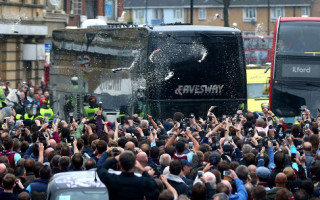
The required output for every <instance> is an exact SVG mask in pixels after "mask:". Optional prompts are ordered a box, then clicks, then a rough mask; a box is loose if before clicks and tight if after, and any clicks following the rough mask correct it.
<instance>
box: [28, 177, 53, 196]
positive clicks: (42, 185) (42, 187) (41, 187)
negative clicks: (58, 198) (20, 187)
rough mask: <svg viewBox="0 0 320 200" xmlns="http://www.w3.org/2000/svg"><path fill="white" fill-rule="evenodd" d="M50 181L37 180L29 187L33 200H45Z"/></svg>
mask: <svg viewBox="0 0 320 200" xmlns="http://www.w3.org/2000/svg"><path fill="white" fill-rule="evenodd" d="M48 183H49V179H37V180H35V181H34V182H33V183H31V184H30V185H29V186H28V187H27V189H26V190H27V191H28V192H29V194H31V195H30V196H31V199H32V200H37V199H43V198H44V197H46V196H47V186H48Z"/></svg>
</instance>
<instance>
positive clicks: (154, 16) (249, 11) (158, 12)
mask: <svg viewBox="0 0 320 200" xmlns="http://www.w3.org/2000/svg"><path fill="white" fill-rule="evenodd" d="M124 10H125V11H126V12H127V13H129V14H128V15H126V18H125V20H126V21H130V20H133V22H134V23H136V24H146V22H147V24H148V25H158V24H157V23H154V22H159V21H160V22H162V23H174V22H182V23H190V1H185V0H174V1H173V0H162V1H157V0H148V1H145V0H127V1H125V2H124ZM268 11H269V12H268ZM268 13H269V15H268ZM177 16H179V17H177ZM216 16H219V17H218V18H217V17H216ZM268 16H269V18H268ZM280 16H283V17H300V16H320V0H281V1H279V0H269V6H268V0H245V1H238V0H233V1H231V5H230V7H229V25H230V26H236V27H237V28H239V29H240V30H241V31H242V32H243V33H244V34H245V35H254V34H256V33H257V32H260V33H259V34H264V35H266V34H268V30H269V34H272V33H273V29H274V22H275V20H276V19H277V18H278V17H280ZM223 20H224V18H223V5H221V4H218V3H217V2H216V1H214V0H211V1H206V0H198V1H196V0H195V1H194V9H193V24H194V25H214V26H223V25H224V21H223Z"/></svg>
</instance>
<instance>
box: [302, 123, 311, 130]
mask: <svg viewBox="0 0 320 200" xmlns="http://www.w3.org/2000/svg"><path fill="white" fill-rule="evenodd" d="M308 129H310V125H309V124H308V123H307V124H306V125H304V127H303V131H306V130H308Z"/></svg>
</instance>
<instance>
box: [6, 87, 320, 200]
mask: <svg viewBox="0 0 320 200" xmlns="http://www.w3.org/2000/svg"><path fill="white" fill-rule="evenodd" d="M30 88H32V89H33V91H31V92H30ZM35 88H36V89H35ZM18 91H19V92H20V94H21V95H20V96H22V97H23V100H22V99H20V101H19V102H20V103H19V105H5V104H4V105H3V106H2V108H1V114H0V121H1V128H0V136H1V138H0V146H1V147H0V183H1V187H0V200H2V199H6V200H11V199H23V200H27V199H32V200H38V199H46V195H47V186H48V183H49V181H50V178H51V177H52V176H53V175H55V174H58V173H62V172H69V171H83V170H92V169H95V168H96V170H97V174H98V176H99V178H100V180H101V181H102V182H103V183H104V184H105V185H106V187H107V188H108V191H109V198H110V199H111V200H113V199H116V200H122V199H135V200H139V199H141V200H142V199H159V200H169V199H170V200H171V199H172V200H173V199H192V200H227V199H232V200H246V199H252V200H288V199H295V200H302V199H303V200H307V199H312V200H316V199H319V197H320V192H319V189H320V152H319V143H320V142H319V128H318V127H320V117H313V116H311V114H310V112H309V110H308V109H307V108H304V112H303V114H302V119H301V121H300V123H297V124H287V123H285V121H284V120H283V118H280V119H278V118H277V117H276V116H275V115H274V114H273V113H272V111H270V110H269V109H268V106H267V105H266V106H264V107H263V110H262V112H251V111H242V110H237V111H235V113H234V114H232V115H226V116H225V115H223V116H216V115H215V109H214V108H215V107H214V106H211V107H210V108H209V110H208V113H207V115H206V116H203V117H202V118H201V117H199V116H194V114H188V115H186V116H185V115H184V114H183V113H180V112H176V113H174V115H173V116H172V118H168V119H161V120H160V119H159V120H158V119H157V120H156V119H154V118H153V117H152V116H150V115H147V116H146V117H145V118H141V117H139V116H138V115H137V114H134V115H132V116H130V115H122V116H121V117H119V118H117V120H115V121H108V120H107V119H105V117H103V116H102V114H103V108H101V107H98V106H97V107H95V109H94V111H93V112H94V115H90V116H91V117H90V118H88V117H84V118H83V119H81V120H79V121H76V120H73V121H69V120H61V119H59V118H57V117H55V116H54V114H53V115H49V114H48V112H42V113H41V112H37V115H32V113H31V111H30V107H31V108H32V107H34V106H36V107H37V110H38V111H39V109H41V108H42V107H43V109H50V101H49V96H50V93H49V91H48V90H46V89H45V88H41V87H36V86H31V85H28V84H22V85H21V87H20V88H18ZM22 93H24V94H22ZM3 94H4V95H5V96H6V95H8V94H6V93H3ZM0 96H1V94H0ZM40 99H42V100H43V99H44V100H45V101H40ZM91 100H92V103H96V99H95V98H92V99H91ZM30 105H31V106H30ZM43 105H44V106H43ZM23 109H24V113H23V112H22V110H23ZM31 110H32V109H31ZM91 111H92V110H91ZM91 111H90V112H91ZM43 113H45V114H43ZM19 114H20V116H19ZM29 114H31V116H32V117H30V115H29ZM110 169H113V170H116V171H121V173H120V175H119V174H117V173H112V172H111V171H110Z"/></svg>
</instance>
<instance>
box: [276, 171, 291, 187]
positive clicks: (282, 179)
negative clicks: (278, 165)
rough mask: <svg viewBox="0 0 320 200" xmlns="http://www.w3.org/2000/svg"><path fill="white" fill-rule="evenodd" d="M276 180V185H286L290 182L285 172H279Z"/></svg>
mask: <svg viewBox="0 0 320 200" xmlns="http://www.w3.org/2000/svg"><path fill="white" fill-rule="evenodd" d="M274 182H275V183H276V187H286V184H287V182H288V180H287V176H286V175H285V174H284V173H278V174H277V176H276V179H275V181H274Z"/></svg>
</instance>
